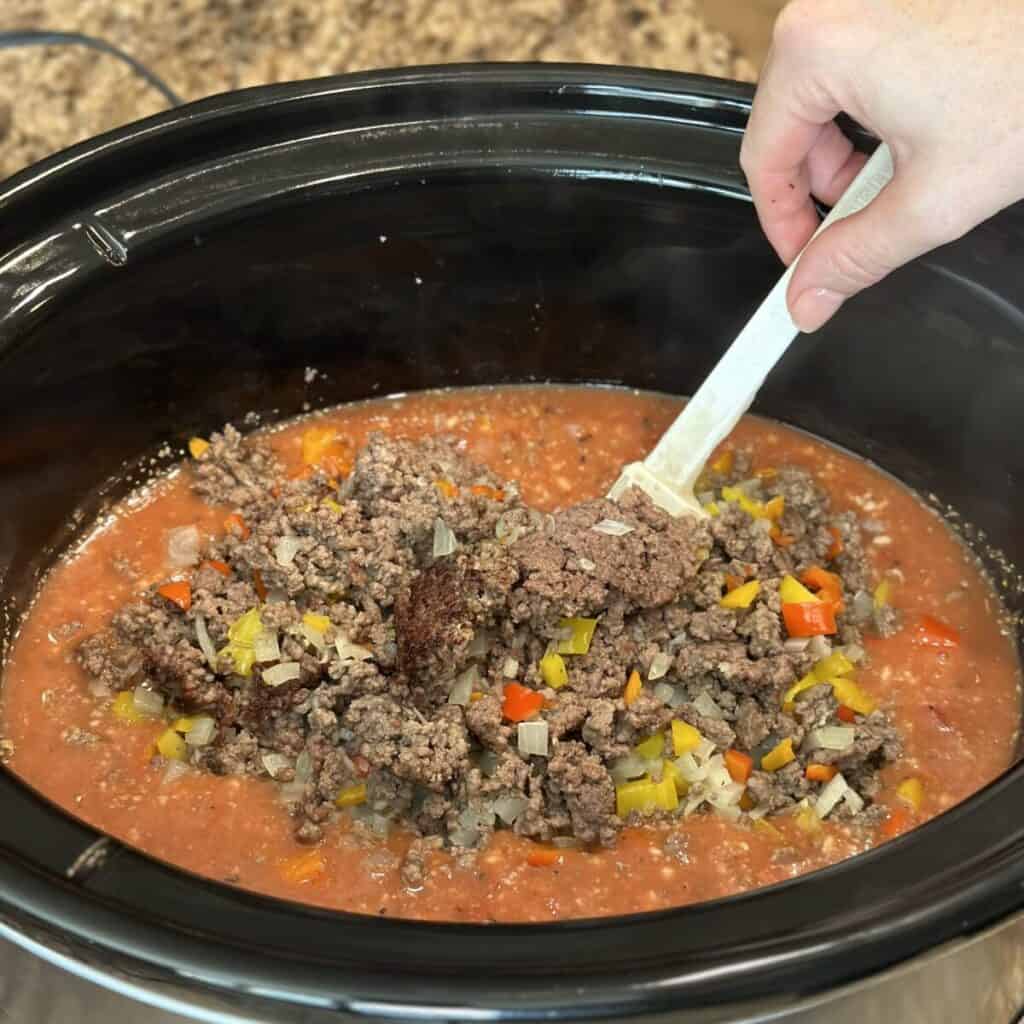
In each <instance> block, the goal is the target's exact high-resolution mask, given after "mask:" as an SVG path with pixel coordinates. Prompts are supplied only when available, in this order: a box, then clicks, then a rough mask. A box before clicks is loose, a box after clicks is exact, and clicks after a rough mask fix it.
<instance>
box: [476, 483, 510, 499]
mask: <svg viewBox="0 0 1024 1024" xmlns="http://www.w3.org/2000/svg"><path fill="white" fill-rule="evenodd" d="M469 493H470V494H474V495H476V497H478V498H487V500H488V501H504V500H505V492H504V491H503V490H502V489H501V488H500V487H488V486H487V484H474V485H473V486H472V487H470V489H469Z"/></svg>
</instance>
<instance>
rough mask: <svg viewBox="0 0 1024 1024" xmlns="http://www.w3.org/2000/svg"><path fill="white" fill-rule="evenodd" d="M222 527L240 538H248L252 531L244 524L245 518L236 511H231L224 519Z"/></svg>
mask: <svg viewBox="0 0 1024 1024" xmlns="http://www.w3.org/2000/svg"><path fill="white" fill-rule="evenodd" d="M224 529H225V530H227V531H228V533H235V534H237V535H238V536H239V537H241V538H242V540H248V539H249V535H250V534H251V533H252V530H250V529H249V527H248V526H247V525H246V523H245V520H244V519H243V518H242V517H241V516H240V515H239V514H238V513H237V512H232V513H231V515H229V516H228V517H227V519H225V520H224Z"/></svg>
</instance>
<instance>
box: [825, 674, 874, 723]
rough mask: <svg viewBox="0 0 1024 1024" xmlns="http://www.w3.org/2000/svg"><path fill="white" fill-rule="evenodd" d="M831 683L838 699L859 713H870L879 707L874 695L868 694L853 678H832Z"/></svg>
mask: <svg viewBox="0 0 1024 1024" xmlns="http://www.w3.org/2000/svg"><path fill="white" fill-rule="evenodd" d="M829 685H830V686H831V687H832V693H833V695H834V696H835V698H836V700H837V701H839V703H840V704H842V705H844V706H845V707H848V708H849V709H850V710H851V711H856V712H857V714H858V715H870V714H871V712H872V711H874V710H875V708H876V707H878V704H877V702H876V701H875V699H874V697H871V696H870V695H869V694H866V693H865V692H864V691H863V690H862V689H861V688H860V687H859V686H858V685H857V684H856V683H855V682H854V681H853V680H852V679H830V680H829Z"/></svg>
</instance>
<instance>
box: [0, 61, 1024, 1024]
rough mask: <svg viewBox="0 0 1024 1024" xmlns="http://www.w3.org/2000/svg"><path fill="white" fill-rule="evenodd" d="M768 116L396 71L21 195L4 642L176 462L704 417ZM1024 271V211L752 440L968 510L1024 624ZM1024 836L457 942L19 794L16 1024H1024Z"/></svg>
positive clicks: (629, 79)
mask: <svg viewBox="0 0 1024 1024" xmlns="http://www.w3.org/2000/svg"><path fill="white" fill-rule="evenodd" d="M750 100H751V93H750V90H749V89H748V88H747V87H745V86H741V85H738V84H733V83H730V82H725V81H716V80H710V79H702V78H695V77H689V76H685V75H677V74H668V73H655V72H648V71H640V70H625V69H616V68H601V67H582V66H556V65H547V66H517V65H493V66H487V65H481V66H470V67H444V68H428V69H412V70H405V71H396V72H381V73H371V74H362V75H356V76H351V77H343V78H334V79H322V80H318V81H312V82H300V83H292V84H287V85H278V86H269V87H265V88H259V89H252V90H247V91H243V92H237V93H229V94H226V95H224V96H220V97H215V98H213V99H210V100H206V101H203V102H201V103H196V104H192V105H190V106H187V107H184V108H181V109H178V110H174V111H171V112H168V113H166V114H163V115H160V116H157V117H154V118H150V119H149V120H146V121H141V122H138V123H135V124H132V125H129V126H127V127H125V128H123V129H121V130H119V131H116V132H114V133H111V134H108V135H105V136H102V137H100V138H97V139H93V140H90V141H88V142H86V143H83V144H81V145H79V146H77V147H75V148H73V149H70V150H67V151H65V152H63V153H60V154H58V155H57V156H55V157H52V158H51V159H49V160H47V161H45V162H43V163H42V164H39V165H37V166H35V167H32V168H30V169H28V170H26V171H25V172H23V173H21V174H20V175H17V176H16V177H14V178H12V179H10V180H8V181H7V182H6V183H4V184H3V185H2V186H0V388H2V390H3V393H4V395H5V398H4V401H3V409H2V411H0V417H2V420H3V427H2V432H0V439H2V440H0V446H2V447H0V450H2V453H3V455H2V472H0V494H2V502H3V512H4V514H3V517H2V520H0V523H2V525H0V597H2V601H3V606H2V616H3V619H2V622H3V630H2V631H3V636H4V638H5V639H6V640H9V639H10V637H11V635H12V633H13V632H14V631H15V630H16V629H17V623H18V619H19V616H20V615H21V614H22V613H23V611H24V609H25V607H26V603H27V601H28V599H29V598H30V596H31V594H32V591H33V587H34V585H35V583H36V581H37V579H38V576H39V573H40V572H42V571H43V570H44V569H45V568H46V566H47V565H48V564H50V563H51V562H52V560H53V559H54V558H55V557H56V556H57V554H58V553H59V552H60V550H61V549H62V548H63V547H64V546H65V545H66V544H67V543H68V542H69V540H70V539H71V538H72V537H73V536H74V535H75V533H76V531H78V530H80V529H81V527H82V525H83V523H86V522H88V521H89V519H90V518H91V517H92V516H94V515H95V514H96V513H97V512H98V511H100V510H102V508H103V507H104V506H105V504H106V503H108V502H110V501H111V500H112V499H113V498H116V497H117V496H118V495H120V494H123V493H124V491H125V489H126V488H127V487H128V486H130V485H131V484H133V483H137V482H138V481H139V480H140V479H142V478H143V476H144V474H145V473H148V472H151V471H152V470H153V469H154V468H156V469H159V468H160V467H161V466H162V465H167V464H169V462H170V461H171V460H172V459H173V458H174V453H173V451H172V450H171V448H169V447H168V446H167V445H166V444H165V442H168V441H171V442H178V441H181V440H182V439H184V438H187V437H188V436H189V435H190V434H192V433H202V432H204V431H206V430H209V429H210V428H211V427H213V426H215V425H218V424H220V423H222V422H224V421H225V420H228V419H232V420H234V421H236V422H237V421H241V420H244V419H245V417H246V414H248V413H253V414H258V415H259V416H261V417H262V419H263V421H264V422H266V421H267V420H273V419H275V418H278V417H285V416H289V415H293V414H295V413H298V412H300V411H302V410H304V409H307V408H310V407H315V406H319V405H323V404H328V403H336V402H344V401H349V400H353V399H360V398H365V397H368V396H373V395H383V394H387V393H393V392H402V391H411V390H414V389H420V388H430V387H444V386H459V385H469V384H474V385H478V384H494V383H504V382H520V381H535V380H553V381H565V382H573V381H597V382H605V383H618V384H624V385H627V386H631V387H637V388H652V389H656V390H662V391H669V392H675V393H680V394H686V393H688V392H691V391H692V390H693V389H694V387H695V386H696V385H697V384H698V383H699V381H700V380H701V378H702V376H703V375H704V374H705V373H706V372H707V371H708V370H709V369H710V367H711V366H712V365H713V364H714V361H715V360H716V359H717V357H718V356H719V355H720V354H721V352H722V351H723V349H724V347H725V346H726V345H727V344H728V342H729V341H730V340H731V338H732V337H733V336H734V334H735V333H736V331H737V329H738V328H739V327H740V326H741V325H742V324H743V322H744V321H745V319H746V318H747V317H748V316H749V315H750V313H751V312H752V311H753V309H754V308H755V306H756V304H757V303H758V301H759V300H760V298H761V297H762V296H763V294H764V293H766V292H767V290H768V288H769V287H770V285H771V284H772V282H773V280H774V279H775V277H776V276H777V275H778V273H779V271H780V266H779V264H778V263H777V261H776V259H775V257H774V256H773V254H772V253H771V251H770V249H769V247H768V246H767V244H766V242H765V241H764V239H763V237H762V236H761V234H760V231H759V229H758V226H757V222H756V218H755V216H754V212H753V208H752V206H751V204H750V200H749V195H748V193H747V190H746V188H745V185H744V181H743V178H742V176H741V175H740V172H739V169H738V165H737V154H738V150H739V143H740V138H741V133H742V131H743V127H744V123H745V120H746V117H747V114H748V111H749V106H750ZM858 139H859V141H861V142H863V143H865V144H869V141H870V140H868V139H866V138H865V137H864V136H863V135H860V136H858ZM1022 252H1024V212H1022V210H1020V209H1011V210H1010V211H1007V212H1006V213H1004V214H1003V215H1001V216H999V217H998V218H996V219H995V220H993V221H991V222H989V223H987V224H985V225H984V226H982V227H981V228H979V229H978V230H976V231H974V232H973V233H972V234H971V235H970V236H968V237H967V238H965V239H964V240H962V241H961V242H959V243H957V244H955V245H952V246H949V247H947V248H945V249H943V250H941V251H939V252H936V253H933V254H932V255H930V256H928V257H926V258H925V259H922V260H920V261H918V262H917V263H915V264H914V265H912V266H910V267H907V268H906V269H904V270H901V271H900V272H898V273H896V274H894V275H893V276H892V277H891V278H890V279H889V280H888V281H886V282H885V283H884V284H882V285H880V286H878V287H877V288H874V289H872V290H871V291H870V292H868V293H867V294H865V295H863V296H862V297H861V298H859V299H857V300H856V301H854V302H851V303H850V304H849V306H848V307H847V308H845V309H844V310H843V312H842V313H841V315H840V316H839V317H837V318H836V320H835V322H834V323H833V324H831V325H830V326H829V327H828V328H827V329H826V330H824V331H822V332H821V333H820V334H818V335H814V336H810V337H805V338H802V339H801V340H800V341H799V343H798V344H797V345H796V346H795V347H794V349H792V350H791V351H790V352H789V354H788V355H787V356H786V357H785V359H784V360H783V362H782V364H781V365H780V366H779V368H778V369H777V370H776V371H775V373H774V374H773V375H772V377H771V379H770V380H769V382H768V384H767V386H766V387H765V389H764V390H763V391H762V393H761V394H760V395H759V396H758V400H757V404H756V406H755V408H756V410H757V411H759V412H762V413H764V414H766V415H768V416H773V417H777V418H779V419H781V420H784V421H785V422H787V423H791V424H795V425H796V426H798V427H802V428H804V429H807V430H810V431H812V432H814V433H816V434H819V435H821V436H823V437H826V438H828V439H830V440H832V441H834V442H836V443H838V444H840V445H844V446H845V447H847V448H849V449H851V450H853V451H855V452H857V453H859V454H861V455H863V456H865V457H868V458H870V459H872V460H873V461H875V462H876V463H878V464H879V465H881V466H882V467H884V468H885V469H887V470H889V471H891V472H893V473H895V474H896V475H897V476H899V477H900V478H902V479H903V480H905V481H907V482H908V483H909V484H910V485H911V486H914V487H916V488H917V489H918V490H919V491H920V493H921V494H922V495H924V496H925V497H926V498H929V497H930V499H931V500H935V501H939V502H941V503H943V505H944V506H945V505H947V504H948V506H949V510H948V511H949V515H950V517H951V521H952V522H953V523H954V525H956V526H957V527H958V528H959V529H960V530H961V531H962V532H963V534H964V536H965V538H966V539H967V540H968V542H969V543H971V544H972V545H974V546H975V548H976V550H977V551H978V552H979V554H980V555H981V556H982V557H983V558H984V559H985V560H986V561H987V564H988V565H989V567H990V569H991V570H992V572H993V574H994V576H995V577H996V579H997V581H998V582H999V583H1000V585H1001V586H1002V588H1003V590H1004V593H1005V596H1006V600H1007V602H1008V604H1009V605H1010V607H1011V609H1013V610H1015V611H1017V610H1020V609H1021V608H1022V607H1024V599H1022V591H1021V582H1020V578H1019V577H1018V576H1017V575H1016V573H1015V571H1014V570H1013V568H1012V566H1013V564H1014V563H1015V562H1016V563H1024V529H1022V527H1021V525H1020V518H1019V508H1020V506H1021V504H1022V499H1024V445H1022V444H1021V441H1020V439H1021V437H1024V402H1022V401H1021V395H1022V394H1024V332H1022V326H1024V283H1022V277H1021V275H1020V273H1019V265H1015V262H1016V261H1019V258H1020V254H1021V253H1022ZM112 480H113V481H115V482H114V483H110V482H109V481H112ZM1022 806H1024V768H1022V767H1021V766H1020V765H1019V764H1018V765H1016V766H1015V767H1014V768H1012V769H1011V770H1010V771H1008V772H1007V773H1006V774H1005V775H1004V776H1003V777H1002V778H1000V779H999V780H998V781H996V782H995V783H993V784H992V785H990V786H988V787H987V788H986V789H985V790H983V791H982V792H980V793H979V794H977V795H976V796H975V797H974V798H972V799H971V800H969V801H968V802H966V803H964V804H962V805H960V806H958V807H956V808H955V809H953V810H951V811H949V812H948V813H946V814H944V815H942V816H941V817H940V818H938V819H936V820H935V821H933V822H932V823H930V824H928V825H926V826H925V827H923V828H920V829H918V830H916V831H914V832H912V833H911V834H909V835H907V836H906V837H904V838H902V839H900V840H898V841H895V842H892V843H889V844H886V845H885V846H883V847H881V848H879V849H877V850H875V851H873V852H871V853H868V854H865V855H862V856H860V857H857V858H854V859H853V860H850V861H847V862H844V863H841V864H839V865H837V866H835V867H832V868H830V869H828V870H826V871H822V872H819V873H817V874H814V875H811V876H808V877H805V878H802V879H800V880H797V881H793V882H789V883H786V884H783V885H778V886H775V887H772V888H768V889H764V890H759V891H755V892H752V893H749V894H747V895H743V896H738V897H734V898H730V899H726V900H721V901H717V902H711V903H705V904H699V905H696V906H692V907H688V908H684V909H678V910H673V911H670V912H663V913H655V914H644V915H635V916H631V917H623V918H615V919H609V920H593V921H580V922H571V923H565V924H558V925H546V926H466V925H436V924H420V923H413V922H404V921H397V920H381V919H375V918H370V917H361V916H357V915H346V914H338V913H329V912H325V911H321V910H317V909H314V908H310V907H304V906H299V905H295V904H289V903H285V902H281V901H275V900H272V899H268V898H264V897H262V896H257V895H254V894H252V893H249V892H245V891H241V890H238V889H235V888H232V887H230V886H227V885H222V884H219V883H216V882H213V881H208V880H205V879H201V878H197V877H194V876H190V875H188V874H186V873H184V872H182V871H179V870H177V869H175V868H172V867H169V866H167V865H165V864H162V863H159V862H157V861H155V860H153V859H150V858H149V857H147V856H145V855H144V854H142V853H140V852H138V851H136V850H133V849H131V848H129V847H128V846H126V845H124V844H122V843H120V842H118V841H114V840H111V839H108V838H105V837H104V836H102V835H100V834H99V833H97V832H96V831H94V830H93V829H91V828H89V827H87V826H85V825H83V824H81V823H80V822H78V821H76V820H75V819H74V818H73V817H71V816H70V815H69V814H67V813H65V812H64V811H62V810H60V809H59V808H57V807H55V806H53V805H51V804H50V803H48V802H47V801H46V800H45V799H43V798H41V797H40V796H39V795H38V794H36V793H34V792H32V791H31V790H30V789H29V788H27V787H26V786H25V785H23V784H22V783H21V782H19V780H18V779H16V778H14V777H13V776H12V775H11V774H10V773H6V772H2V771H0V815H2V821H3V827H2V829H0V934H2V937H3V940H4V946H3V949H2V952H0V1005H2V1007H3V1011H4V1012H3V1014H2V1015H3V1016H4V1018H5V1019H7V1020H14V1021H19V1022H20V1021H31V1022H33V1024H39V1022H43V1021H62V1022H63V1021H72V1020H76V1021H104V1022H107V1021H114V1020H117V1021H136V1020H138V1021H146V1022H148V1024H157V1022H164V1021H171V1020H182V1019H191V1020H204V1021H303V1022H315V1021H316V1022H319V1021H333V1020H338V1019H342V1018H358V1019H362V1020H405V1021H410V1020H416V1021H430V1022H432V1021H436V1022H441V1021H445V1022H449V1021H450V1022H455V1021H491V1020H493V1021H503V1020H509V1021H513V1020H516V1021H528V1020H541V1019H543V1020H548V1021H557V1020H595V1021H596V1020H601V1019H608V1018H616V1019H625V1018H636V1019H640V1018H643V1019H647V1020H652V1021H653V1020H669V1019H672V1020H678V1021H680V1022H687V1024H696V1022H719V1021H723V1022H724V1021H751V1022H753V1021H768V1020H771V1021H782V1020H785V1021H787V1022H790V1021H792V1022H797V1021H799V1022H809V1021H825V1020H827V1021H830V1022H832V1024H842V1022H846V1021H854V1020H856V1021H858V1022H861V1021H864V1020H895V1021H929V1022H931V1021H957V1022H962V1021H992V1022H997V1024H1004V1022H1005V1024H1008V1022H1010V1021H1011V1020H1016V1019H1018V1018H1017V1014H1018V1013H1019V1010H1020V1008H1021V1006H1022V1005H1024V918H1022V917H1021V911H1022V908H1024V827H1022V821H1021V815H1020V813H1019V811H1020V808H1021V807H1022Z"/></svg>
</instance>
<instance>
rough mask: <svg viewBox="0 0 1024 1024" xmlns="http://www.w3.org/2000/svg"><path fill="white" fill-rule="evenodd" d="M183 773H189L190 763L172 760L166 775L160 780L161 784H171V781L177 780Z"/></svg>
mask: <svg viewBox="0 0 1024 1024" xmlns="http://www.w3.org/2000/svg"><path fill="white" fill-rule="evenodd" d="M183 775H188V765H187V764H186V763H185V762H184V761H170V762H168V764H167V768H166V769H165V770H164V777H163V778H162V779H161V780H160V785H161V786H167V785H170V783H172V782H176V781H177V780H178V779H180V778H181V777H182V776H183Z"/></svg>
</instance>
